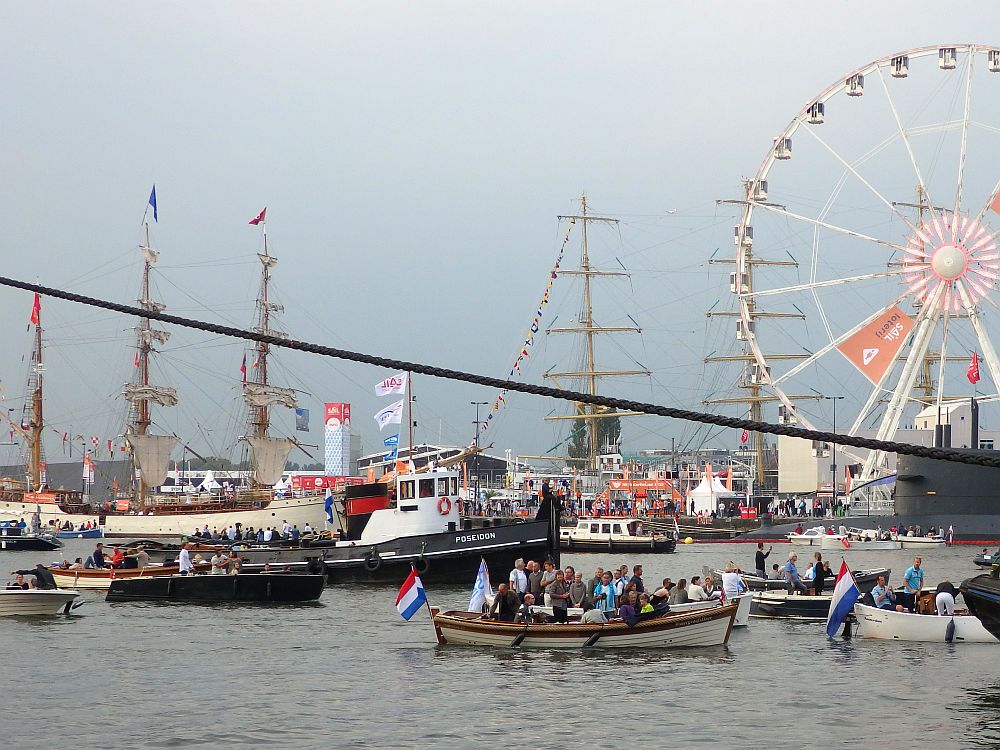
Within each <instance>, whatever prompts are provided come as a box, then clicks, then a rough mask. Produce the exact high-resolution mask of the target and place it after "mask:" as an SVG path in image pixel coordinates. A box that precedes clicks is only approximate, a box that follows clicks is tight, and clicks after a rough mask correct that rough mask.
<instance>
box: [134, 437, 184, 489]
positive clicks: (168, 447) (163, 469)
mask: <svg viewBox="0 0 1000 750" xmlns="http://www.w3.org/2000/svg"><path fill="white" fill-rule="evenodd" d="M126 439H127V440H128V444H129V446H130V447H131V449H132V457H133V458H134V459H135V465H136V467H137V468H138V469H139V472H140V474H141V475H142V481H143V482H145V484H146V486H147V487H159V486H160V485H161V484H163V482H164V480H165V479H166V478H167V469H168V468H169V465H170V453H171V451H173V449H174V446H175V445H176V444H177V438H175V437H172V436H169V437H168V436H167V435H126Z"/></svg>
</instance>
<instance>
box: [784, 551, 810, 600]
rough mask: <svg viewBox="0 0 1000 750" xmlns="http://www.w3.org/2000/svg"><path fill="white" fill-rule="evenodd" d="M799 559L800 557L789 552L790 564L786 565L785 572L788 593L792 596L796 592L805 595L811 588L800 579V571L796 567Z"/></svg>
mask: <svg viewBox="0 0 1000 750" xmlns="http://www.w3.org/2000/svg"><path fill="white" fill-rule="evenodd" d="M798 559H799V556H798V555H796V554H795V553H794V552H789V553H788V562H787V563H785V568H784V571H783V573H784V578H785V583H786V584H787V585H788V593H790V594H792V593H795V592H796V591H797V592H799V593H800V594H805V593H807V592H808V591H809V588H808V587H807V586H806V585H805V584H804V583H802V579H800V578H799V569H798V568H797V567H795V563H796V562H797V561H798Z"/></svg>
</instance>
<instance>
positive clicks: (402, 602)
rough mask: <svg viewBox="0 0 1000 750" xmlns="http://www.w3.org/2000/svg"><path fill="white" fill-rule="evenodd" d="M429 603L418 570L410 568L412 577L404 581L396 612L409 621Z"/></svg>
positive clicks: (397, 600)
mask: <svg viewBox="0 0 1000 750" xmlns="http://www.w3.org/2000/svg"><path fill="white" fill-rule="evenodd" d="M426 603H427V595H426V594H425V593H424V584H422V583H421V582H420V576H418V575H417V569H416V568H414V567H412V566H411V567H410V575H408V576H407V577H406V580H405V581H403V585H402V587H401V588H400V589H399V595H398V596H397V597H396V611H397V612H399V614H400V616H402V618H403V619H404V620H409V619H410V618H411V617H413V615H414V614H415V613H416V611H417V610H418V609H420V607H421V605H423V604H426Z"/></svg>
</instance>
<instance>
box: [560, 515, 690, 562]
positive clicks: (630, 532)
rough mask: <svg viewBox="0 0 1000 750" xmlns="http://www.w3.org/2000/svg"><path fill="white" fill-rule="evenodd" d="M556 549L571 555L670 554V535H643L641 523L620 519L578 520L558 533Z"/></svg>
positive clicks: (672, 547)
mask: <svg viewBox="0 0 1000 750" xmlns="http://www.w3.org/2000/svg"><path fill="white" fill-rule="evenodd" d="M559 546H560V547H561V548H562V549H563V550H566V551H571V552H604V553H606V552H612V551H614V552H645V553H650V552H654V553H655V552H673V551H674V550H675V549H676V548H677V540H676V539H675V538H674V534H673V532H670V533H662V532H659V531H652V532H650V533H646V529H645V528H643V522H642V520H640V519H638V518H631V517H624V516H602V517H600V518H580V519H579V520H578V521H577V523H576V526H573V527H570V528H564V529H560V531H559Z"/></svg>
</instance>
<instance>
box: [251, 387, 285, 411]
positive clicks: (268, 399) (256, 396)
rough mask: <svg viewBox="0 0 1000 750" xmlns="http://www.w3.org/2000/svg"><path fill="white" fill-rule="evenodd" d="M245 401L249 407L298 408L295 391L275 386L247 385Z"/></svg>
mask: <svg viewBox="0 0 1000 750" xmlns="http://www.w3.org/2000/svg"><path fill="white" fill-rule="evenodd" d="M243 400H244V401H246V402H247V404H248V405H249V406H258V407H260V406H274V405H275V404H278V405H280V406H287V407H288V408H289V409H294V408H295V407H296V402H295V391H293V390H292V389H291V388H279V387H277V386H274V385H265V384H263V383H247V384H246V385H245V386H243Z"/></svg>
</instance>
